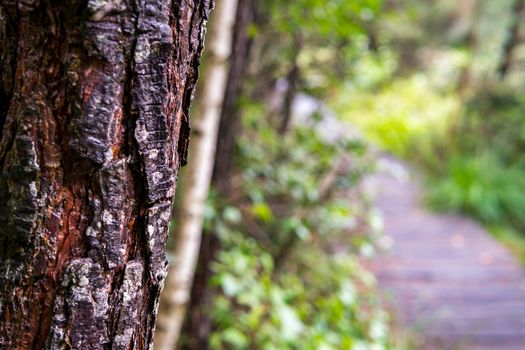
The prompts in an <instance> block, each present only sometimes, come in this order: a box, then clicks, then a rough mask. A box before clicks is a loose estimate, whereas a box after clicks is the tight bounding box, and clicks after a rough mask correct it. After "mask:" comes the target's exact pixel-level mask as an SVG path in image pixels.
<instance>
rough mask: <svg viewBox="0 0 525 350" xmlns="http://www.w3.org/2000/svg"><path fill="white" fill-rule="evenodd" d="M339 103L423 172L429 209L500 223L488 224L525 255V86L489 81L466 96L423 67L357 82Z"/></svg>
mask: <svg viewBox="0 0 525 350" xmlns="http://www.w3.org/2000/svg"><path fill="white" fill-rule="evenodd" d="M334 105H335V106H336V108H337V110H338V111H340V114H341V115H342V116H343V118H344V119H345V120H348V121H350V122H352V123H354V124H355V125H357V126H358V127H359V128H360V129H361V131H362V132H363V134H364V135H365V137H366V138H367V139H369V140H370V141H372V142H373V143H374V144H375V145H377V146H378V147H379V148H380V149H382V150H384V151H388V152H390V153H393V154H395V155H397V156H398V157H400V158H402V159H405V160H407V161H409V162H411V163H412V164H414V165H416V167H417V168H418V169H419V170H421V171H422V173H423V174H424V175H425V178H426V180H427V181H426V191H425V198H424V199H425V202H426V204H427V205H428V206H429V207H430V208H432V209H434V210H437V211H445V212H446V211H448V212H457V213H463V214H466V215H469V216H471V217H473V218H474V219H476V220H477V221H479V222H481V223H482V224H485V225H486V226H487V227H488V228H493V227H497V229H492V230H489V231H491V232H493V233H494V235H495V236H496V237H498V238H501V239H502V241H503V242H506V243H508V244H509V246H511V247H512V249H513V251H514V252H516V253H517V255H518V256H519V257H520V258H522V257H523V256H524V254H523V252H524V250H523V247H524V246H525V177H524V176H523V174H524V173H525V156H524V154H523V149H524V147H525V114H524V113H523V111H524V110H525V95H524V94H522V93H521V92H520V91H519V90H518V89H513V88H511V87H509V86H505V85H502V84H489V83H487V85H485V86H480V87H478V88H477V90H476V91H475V92H473V93H472V95H471V96H469V97H463V98H460V96H459V95H458V93H457V92H456V91H455V90H454V89H452V88H450V87H448V88H447V87H440V86H438V85H437V84H435V82H434V81H433V80H432V78H431V75H430V74H426V75H425V74H417V75H413V76H409V77H398V78H396V79H393V80H391V81H385V82H383V83H380V84H376V85H375V86H372V87H369V88H367V89H363V88H360V89H355V88H352V87H351V88H350V89H349V91H347V92H345V93H343V94H342V95H341V97H340V98H339V99H338V100H337V101H335V103H334ZM522 260H523V259H522Z"/></svg>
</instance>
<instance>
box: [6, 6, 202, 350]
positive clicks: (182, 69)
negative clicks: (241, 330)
mask: <svg viewBox="0 0 525 350" xmlns="http://www.w3.org/2000/svg"><path fill="white" fill-rule="evenodd" d="M211 2H212V0H174V1H173V2H172V1H167V0H162V1H156V0H122V1H93V0H89V1H74V0H70V1H38V0H37V1H32V0H24V1H9V0H2V1H0V69H1V73H2V81H1V84H0V132H1V141H0V203H1V204H0V348H2V349H123V350H124V349H126V350H128V349H148V348H151V344H152V337H153V332H154V327H155V319H156V313H157V310H156V309H157V305H158V297H159V292H160V290H161V288H162V285H163V282H164V278H165V275H166V258H165V248H164V245H165V240H166V235H167V228H168V221H169V219H170V210H171V203H172V198H173V195H174V192H175V184H176V178H177V172H178V169H179V166H180V165H182V164H183V163H184V162H185V154H186V148H187V144H188V134H189V120H188V109H189V104H190V102H191V97H192V92H193V88H194V85H195V81H196V79H197V66H198V64H199V60H200V52H201V49H202V45H203V39H204V24H205V21H206V18H207V16H208V13H209V11H210V8H211Z"/></svg>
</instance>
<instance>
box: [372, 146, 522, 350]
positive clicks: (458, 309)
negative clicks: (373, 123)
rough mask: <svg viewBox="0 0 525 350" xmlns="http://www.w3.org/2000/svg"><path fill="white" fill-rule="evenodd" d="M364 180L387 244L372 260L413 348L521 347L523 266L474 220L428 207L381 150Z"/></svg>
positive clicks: (415, 183) (411, 178)
mask: <svg viewBox="0 0 525 350" xmlns="http://www.w3.org/2000/svg"><path fill="white" fill-rule="evenodd" d="M379 168H380V169H379V171H378V173H377V174H376V175H374V177H373V178H371V179H370V180H369V184H368V185H371V188H372V189H374V192H376V195H375V196H376V206H377V207H378V209H379V210H380V211H381V212H382V215H383V219H384V227H385V237H384V238H383V239H382V245H383V246H385V247H389V249H385V250H384V251H383V252H382V253H380V254H378V256H377V257H376V258H375V259H374V260H373V261H372V263H371V266H370V267H371V268H372V270H373V272H374V273H375V274H376V276H377V278H378V282H379V286H380V289H381V290H382V291H383V292H384V295H385V296H386V297H387V300H389V301H390V302H391V306H392V308H393V309H394V310H395V315H396V316H395V317H396V322H397V324H398V326H399V327H403V328H408V329H410V330H412V332H413V333H415V335H416V338H417V339H416V341H417V342H418V343H417V345H416V346H415V349H416V350H420V349H421V350H423V349H424V350H452V349H454V350H455V349H462V350H489V349H490V350H525V270H524V269H523V268H522V267H521V265H520V264H519V263H518V262H517V261H516V260H515V259H514V257H513V256H512V255H511V253H510V252H509V251H508V250H507V249H505V248H504V247H503V246H502V245H501V244H500V243H499V242H497V241H496V240H494V239H493V238H492V237H491V236H490V235H489V233H487V232H486V231H485V230H484V229H483V228H482V227H481V226H479V225H478V224H476V223H475V222H474V221H472V220H470V219H467V218H464V217H460V216H457V215H442V214H435V213H431V212H429V211H428V210H426V209H425V208H424V207H423V205H422V204H421V202H420V197H421V192H422V191H421V188H420V181H419V179H418V178H417V176H416V175H411V173H412V172H411V171H410V170H409V168H408V167H407V166H405V165H404V164H402V163H401V162H399V161H397V160H395V159H393V158H391V157H388V156H382V157H381V159H380V161H379Z"/></svg>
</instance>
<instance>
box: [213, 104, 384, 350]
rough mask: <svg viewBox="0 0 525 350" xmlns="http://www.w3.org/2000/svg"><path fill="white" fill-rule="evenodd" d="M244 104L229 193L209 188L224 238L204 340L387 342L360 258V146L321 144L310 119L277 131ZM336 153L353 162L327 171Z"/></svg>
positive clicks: (366, 167)
mask: <svg viewBox="0 0 525 350" xmlns="http://www.w3.org/2000/svg"><path fill="white" fill-rule="evenodd" d="M245 110H247V111H250V108H246V109H245ZM251 110H252V115H250V113H247V115H246V118H245V128H244V134H243V137H242V139H241V141H240V143H239V157H238V158H239V159H238V164H239V171H240V172H239V173H238V174H237V178H236V183H237V186H236V189H235V190H234V192H235V193H237V195H236V196H235V198H236V199H235V200H231V199H230V200H228V201H224V199H222V200H221V199H219V198H215V199H213V197H212V200H211V202H210V206H209V208H208V211H207V213H208V215H207V225H208V227H213V228H214V230H215V231H216V232H217V234H218V236H219V238H220V240H221V247H222V249H221V252H220V253H219V257H218V259H217V261H216V262H215V264H214V265H213V271H214V277H213V279H212V281H211V283H212V285H214V286H216V287H217V288H220V291H221V292H220V293H219V296H218V297H216V298H215V301H214V306H213V311H212V319H213V321H214V326H215V330H214V332H213V334H212V337H211V347H212V349H280V350H281V349H312V350H314V349H334V350H335V349H378V350H379V349H390V348H392V347H391V344H390V342H391V340H390V339H389V338H390V337H391V335H390V334H389V333H390V332H389V324H388V320H389V319H388V316H387V314H386V313H385V312H384V311H383V310H382V309H381V308H380V307H379V301H378V299H377V297H375V296H374V294H373V288H374V285H375V279H374V277H373V276H372V275H371V274H370V273H369V272H367V271H366V270H365V269H364V268H363V267H361V265H360V263H359V259H358V256H359V255H362V254H369V253H370V252H371V251H372V250H373V246H372V243H373V242H372V240H373V238H374V237H375V236H376V235H377V234H379V230H378V228H379V227H378V225H377V218H376V217H375V216H374V213H373V212H372V211H371V210H370V207H369V205H368V204H367V202H366V201H365V200H364V198H362V196H361V195H360V191H359V188H358V184H359V182H360V180H361V179H362V177H363V176H364V175H365V174H367V173H368V172H369V171H370V170H371V167H372V163H371V160H370V158H369V157H368V153H367V152H366V149H365V148H364V145H363V144H362V142H360V141H358V140H355V141H354V140H352V141H349V140H338V141H337V142H335V143H327V142H326V141H323V140H322V139H321V138H320V137H319V136H318V135H317V133H316V132H315V130H314V129H312V128H296V129H293V130H291V131H290V133H289V134H287V135H286V137H285V138H282V136H280V135H278V134H277V133H276V131H275V130H274V128H272V127H271V125H269V124H268V123H267V122H266V121H265V120H264V119H262V118H260V116H259V115H258V114H257V113H254V111H257V110H258V108H257V107H255V108H254V107H253V106H252V108H251ZM342 162H343V163H344V162H347V163H348V164H350V163H351V166H350V165H348V166H346V167H344V166H343V168H342V169H340V170H339V171H337V172H335V173H334V169H336V168H338V167H342V166H341V164H342ZM332 174H335V176H332ZM348 198H356V199H357V198H359V200H354V201H349V200H348Z"/></svg>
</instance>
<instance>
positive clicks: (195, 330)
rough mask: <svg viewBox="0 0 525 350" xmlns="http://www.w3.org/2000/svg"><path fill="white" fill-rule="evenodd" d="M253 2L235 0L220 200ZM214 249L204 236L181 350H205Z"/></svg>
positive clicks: (219, 162)
mask: <svg viewBox="0 0 525 350" xmlns="http://www.w3.org/2000/svg"><path fill="white" fill-rule="evenodd" d="M257 2H258V0H239V2H238V6H237V14H236V19H235V25H234V28H233V33H234V34H233V41H232V55H231V59H230V69H229V72H228V82H227V84H226V91H225V95H224V102H223V105H222V113H221V119H220V124H219V134H218V137H217V150H216V154H215V165H214V168H213V179H212V186H213V187H214V188H216V189H217V190H218V192H219V193H220V195H221V196H223V197H227V196H228V194H229V191H230V184H231V183H230V182H231V177H232V176H231V175H232V171H233V167H234V154H235V140H236V136H237V135H238V133H239V129H240V118H239V106H238V104H239V98H240V96H241V92H242V87H243V82H244V80H245V77H246V73H247V66H248V62H249V56H250V48H251V44H252V38H251V37H250V36H249V35H248V31H247V28H248V25H249V24H250V23H252V22H253V17H254V15H255V11H256V6H257ZM218 249H219V242H218V239H217V237H216V236H215V235H214V234H213V233H211V232H210V233H208V234H204V235H203V237H202V242H201V248H200V252H199V261H198V263H197V271H196V274H195V278H194V281H193V287H192V291H191V301H190V305H189V308H188V313H187V319H186V323H185V326H184V329H183V336H184V338H185V339H186V341H185V342H184V344H183V348H184V349H188V350H206V349H208V348H209V345H208V338H209V334H210V332H211V330H212V329H211V327H212V324H211V320H210V318H209V316H208V311H209V308H210V303H211V291H210V289H209V288H208V280H209V278H210V277H211V270H210V265H211V262H212V261H213V260H214V259H215V255H216V253H217V251H218Z"/></svg>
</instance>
